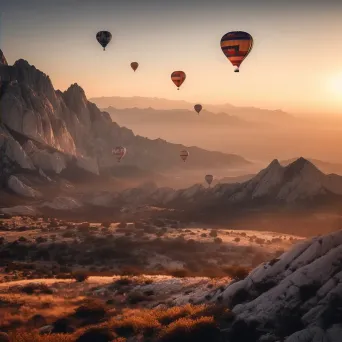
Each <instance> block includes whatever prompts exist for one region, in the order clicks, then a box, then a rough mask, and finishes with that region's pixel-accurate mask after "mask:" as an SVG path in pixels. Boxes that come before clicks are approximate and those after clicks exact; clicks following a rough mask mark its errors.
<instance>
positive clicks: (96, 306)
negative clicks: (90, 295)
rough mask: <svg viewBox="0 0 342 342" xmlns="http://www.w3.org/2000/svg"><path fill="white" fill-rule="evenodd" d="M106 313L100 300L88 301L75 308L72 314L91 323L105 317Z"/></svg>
mask: <svg viewBox="0 0 342 342" xmlns="http://www.w3.org/2000/svg"><path fill="white" fill-rule="evenodd" d="M106 314H107V311H106V308H105V306H104V305H103V304H102V303H101V302H99V301H88V302H86V303H84V304H83V305H81V306H79V307H78V308H77V309H76V310H75V313H74V316H75V317H77V318H80V319H85V320H87V321H88V322H91V323H96V322H98V321H99V320H100V319H102V318H103V317H105V316H106Z"/></svg>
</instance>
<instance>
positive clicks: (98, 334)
mask: <svg viewBox="0 0 342 342" xmlns="http://www.w3.org/2000/svg"><path fill="white" fill-rule="evenodd" d="M116 336H117V335H116V334H115V333H114V332H112V331H111V330H109V329H108V328H97V327H96V328H90V329H88V330H87V331H86V332H84V333H83V334H82V335H81V336H80V337H79V338H78V339H77V340H76V341H75V342H95V341H96V342H111V341H113V339H114V338H115V337H116Z"/></svg>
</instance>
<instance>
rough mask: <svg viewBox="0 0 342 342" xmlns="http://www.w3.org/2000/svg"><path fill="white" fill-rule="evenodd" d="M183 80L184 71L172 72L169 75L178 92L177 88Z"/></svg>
mask: <svg viewBox="0 0 342 342" xmlns="http://www.w3.org/2000/svg"><path fill="white" fill-rule="evenodd" d="M185 79H186V75H185V72H184V71H174V72H173V73H172V74H171V80H172V82H173V83H174V84H175V85H176V86H177V88H178V90H179V87H180V86H181V85H182V84H183V82H184V81H185Z"/></svg>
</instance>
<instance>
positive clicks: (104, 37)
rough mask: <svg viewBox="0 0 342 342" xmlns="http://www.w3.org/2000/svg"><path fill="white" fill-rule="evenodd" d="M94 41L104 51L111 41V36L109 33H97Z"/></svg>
mask: <svg viewBox="0 0 342 342" xmlns="http://www.w3.org/2000/svg"><path fill="white" fill-rule="evenodd" d="M96 39H97V41H98V42H99V43H100V44H101V46H102V47H103V50H106V46H107V45H108V44H109V42H110V41H111V40H112V34H111V33H110V32H109V31H99V32H97V34H96Z"/></svg>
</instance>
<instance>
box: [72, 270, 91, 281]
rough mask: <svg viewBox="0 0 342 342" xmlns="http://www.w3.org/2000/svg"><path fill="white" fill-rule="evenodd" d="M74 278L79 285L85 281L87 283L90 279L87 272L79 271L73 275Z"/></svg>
mask: <svg viewBox="0 0 342 342" xmlns="http://www.w3.org/2000/svg"><path fill="white" fill-rule="evenodd" d="M72 276H73V277H74V279H75V280H76V281H77V282H79V283H81V282H83V281H85V280H87V279H88V278H89V275H88V274H87V272H85V271H77V272H74V273H73V274H72Z"/></svg>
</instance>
